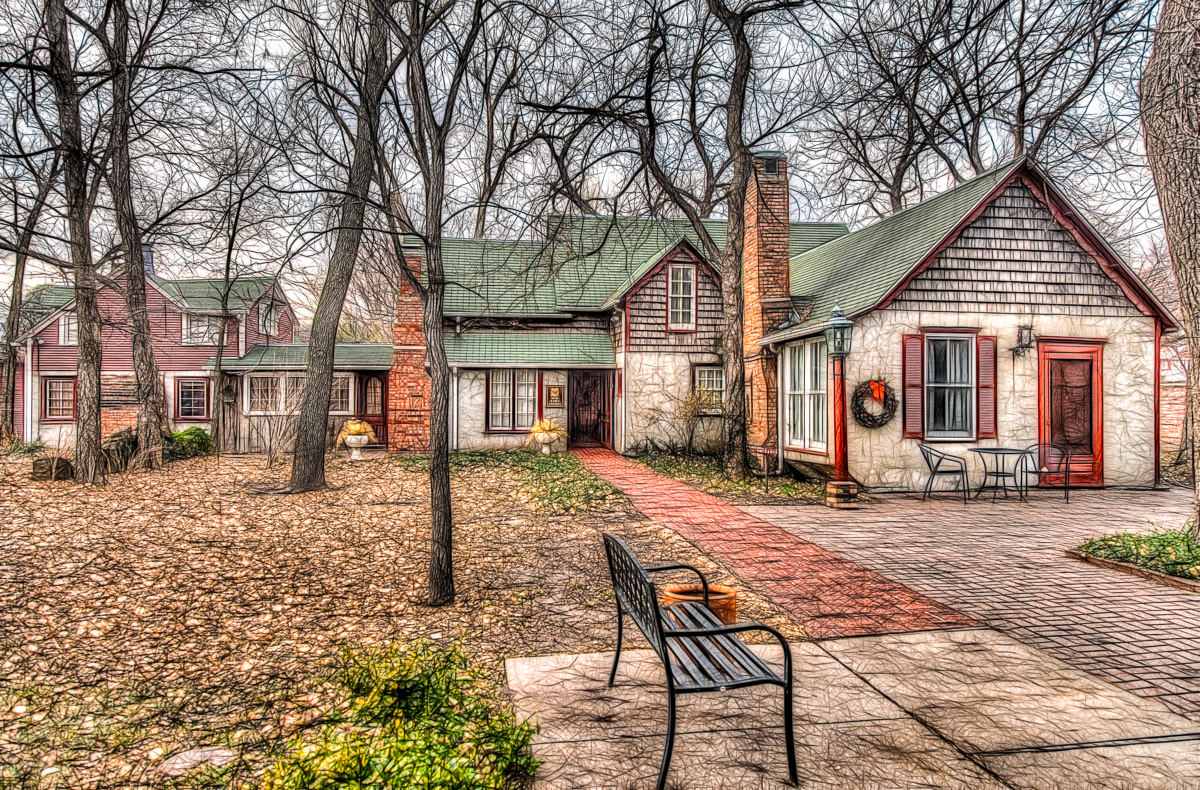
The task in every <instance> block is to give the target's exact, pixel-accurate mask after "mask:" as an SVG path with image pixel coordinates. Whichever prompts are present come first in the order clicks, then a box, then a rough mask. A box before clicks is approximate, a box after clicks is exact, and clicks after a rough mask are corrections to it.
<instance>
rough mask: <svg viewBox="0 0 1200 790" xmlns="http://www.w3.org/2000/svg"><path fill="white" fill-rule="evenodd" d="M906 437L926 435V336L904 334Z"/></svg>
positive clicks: (912, 437) (917, 437) (919, 437)
mask: <svg viewBox="0 0 1200 790" xmlns="http://www.w3.org/2000/svg"><path fill="white" fill-rule="evenodd" d="M901 388H902V389H903V390H904V396H903V397H904V438H906V439H921V438H924V436H925V338H924V336H922V335H905V336H904V380H903V384H902V385H901Z"/></svg>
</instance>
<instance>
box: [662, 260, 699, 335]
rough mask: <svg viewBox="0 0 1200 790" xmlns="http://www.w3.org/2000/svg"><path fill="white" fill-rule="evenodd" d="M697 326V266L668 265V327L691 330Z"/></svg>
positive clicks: (685, 330)
mask: <svg viewBox="0 0 1200 790" xmlns="http://www.w3.org/2000/svg"><path fill="white" fill-rule="evenodd" d="M695 328H696V267H695V266H692V265H690V264H672V265H670V266H668V267H667V329H669V330H672V331H676V332H690V331H692V330H694V329H695Z"/></svg>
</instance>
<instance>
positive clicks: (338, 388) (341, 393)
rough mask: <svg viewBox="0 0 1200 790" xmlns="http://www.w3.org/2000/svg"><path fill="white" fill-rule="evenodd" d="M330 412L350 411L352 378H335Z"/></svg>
mask: <svg viewBox="0 0 1200 790" xmlns="http://www.w3.org/2000/svg"><path fill="white" fill-rule="evenodd" d="M329 410H330V411H350V377H349V376H334V377H333V388H332V389H331V390H330V391H329Z"/></svg>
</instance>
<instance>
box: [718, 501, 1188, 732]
mask: <svg viewBox="0 0 1200 790" xmlns="http://www.w3.org/2000/svg"><path fill="white" fill-rule="evenodd" d="M879 499H880V500H881V501H880V502H878V503H876V504H872V505H869V506H866V507H863V508H862V509H860V510H857V511H833V510H829V509H827V508H821V507H793V506H755V507H745V508H742V509H743V510H744V511H745V512H746V513H748V514H751V515H753V516H755V517H757V518H760V519H763V520H765V521H770V522H771V523H773V524H776V525H778V526H780V527H782V528H783V529H786V530H787V531H788V532H790V533H791V534H793V535H795V536H797V537H800V538H803V539H806V540H810V541H813V542H814V543H817V544H819V545H821V546H823V547H825V548H827V549H831V550H833V551H836V552H838V553H839V554H841V555H843V556H845V557H847V558H849V559H851V560H854V561H855V562H858V563H860V564H862V565H864V566H866V567H867V568H869V569H871V570H873V571H875V572H877V573H879V574H882V575H883V576H886V577H887V578H889V579H892V580H894V581H896V582H899V583H901V584H904V585H906V586H907V587H909V588H911V589H913V590H915V591H917V592H919V593H922V594H924V595H926V596H928V597H930V598H932V599H934V600H936V601H938V602H940V603H942V604H945V605H947V606H950V607H953V608H954V609H956V610H958V611H960V612H962V613H964V614H966V615H969V616H971V617H973V618H975V619H977V620H979V621H982V622H986V623H987V624H989V625H991V626H993V627H995V628H997V629H1000V630H1001V631H1003V632H1005V633H1007V634H1009V635H1010V636H1012V637H1013V638H1015V639H1017V640H1018V641H1020V642H1023V643H1025V644H1029V645H1032V646H1035V647H1038V648H1040V649H1042V650H1045V651H1046V652H1047V653H1049V654H1051V655H1053V656H1055V657H1056V658H1059V659H1061V660H1063V661H1065V662H1067V663H1068V664H1070V665H1071V666H1073V667H1076V668H1078V669H1082V670H1086V671H1088V672H1091V673H1092V674H1094V675H1096V676H1097V677H1100V678H1103V679H1105V680H1107V681H1110V682H1112V683H1115V684H1117V685H1118V686H1120V687H1121V688H1123V689H1125V690H1127V691H1130V692H1133V693H1135V694H1138V695H1141V696H1144V697H1151V698H1154V699H1157V700H1159V701H1161V702H1162V703H1163V704H1165V705H1167V706H1168V707H1170V708H1171V709H1173V710H1175V711H1178V712H1180V713H1184V714H1185V715H1188V716H1190V717H1191V718H1193V719H1195V720H1197V721H1200V594H1197V593H1194V592H1188V591H1184V590H1178V589H1175V588H1173V587H1168V586H1166V585H1162V584H1156V583H1154V582H1151V581H1148V580H1146V579H1142V578H1139V577H1136V576H1131V575H1128V574H1125V573H1122V572H1120V571H1115V570H1110V569H1107V568H1101V567H1097V566H1095V565H1090V564H1087V563H1083V562H1079V561H1077V560H1072V559H1069V558H1067V557H1064V556H1063V554H1062V552H1063V550H1064V549H1068V548H1074V547H1075V546H1077V545H1079V544H1080V543H1082V542H1083V541H1085V540H1086V539H1088V538H1091V537H1098V536H1100V535H1106V534H1112V533H1115V532H1124V531H1133V530H1142V531H1148V530H1150V529H1152V528H1153V527H1154V526H1159V527H1174V526H1178V525H1180V524H1182V523H1184V522H1185V521H1186V520H1187V519H1188V518H1189V517H1190V514H1191V509H1190V504H1189V502H1190V492H1187V491H1184V490H1181V489H1172V490H1169V491H1107V490H1106V491H1078V492H1075V491H1073V492H1072V493H1071V501H1070V503H1069V504H1065V503H1064V502H1063V500H1062V498H1061V496H1060V495H1059V494H1058V493H1057V492H1050V491H1035V492H1034V493H1033V496H1032V498H1031V500H1030V501H1029V502H1027V503H1023V502H1020V501H1019V500H1017V499H1015V498H1014V499H1010V500H1008V501H1004V500H1003V499H1001V500H999V501H997V502H995V503H992V502H991V501H990V500H988V499H987V498H981V499H979V500H972V501H971V503H970V504H969V505H963V504H962V502H961V501H954V500H952V499H950V498H946V499H933V500H929V501H927V502H921V500H920V497H919V496H911V495H885V496H881V497H879Z"/></svg>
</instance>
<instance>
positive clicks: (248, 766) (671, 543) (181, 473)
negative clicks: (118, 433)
mask: <svg viewBox="0 0 1200 790" xmlns="http://www.w3.org/2000/svg"><path fill="white" fill-rule="evenodd" d="M518 458H519V460H521V462H520V463H511V462H510V460H511V459H509V458H506V457H505V456H503V455H497V454H490V455H488V456H486V457H481V458H479V459H474V460H473V459H471V458H464V459H460V460H459V461H457V462H456V468H455V470H454V482H453V488H454V491H455V518H456V547H455V550H456V553H455V568H456V580H457V585H458V592H459V595H458V599H457V601H456V603H455V604H454V605H453V606H449V607H444V608H430V607H427V606H424V605H422V603H421V600H422V596H423V591H424V585H425V572H426V560H427V557H428V539H429V536H428V524H429V510H428V503H427V497H428V482H427V480H426V478H425V475H424V472H423V470H422V468H421V464H420V463H419V462H413V461H408V460H403V459H394V458H387V459H377V460H372V461H366V462H361V463H358V464H352V463H348V462H346V461H343V460H340V459H338V460H333V461H331V463H330V467H329V479H330V482H331V484H332V485H333V486H334V487H333V488H331V489H330V490H327V491H321V492H315V493H308V494H299V495H286V494H278V493H270V489H271V487H272V486H277V485H279V484H281V483H282V482H283V481H284V480H285V479H286V476H287V471H288V470H287V468H286V466H276V467H274V468H268V467H266V465H265V462H264V461H263V460H262V459H260V458H248V457H225V458H221V459H197V460H192V461H186V462H179V463H176V464H172V465H171V466H170V467H169V468H168V469H166V470H162V471H156V472H140V473H136V474H130V475H126V476H123V477H121V478H119V479H115V480H114V481H113V482H112V483H111V484H110V485H109V486H107V487H105V488H98V489H86V488H83V487H79V486H76V485H74V484H72V483H62V482H58V483H50V482H45V483H33V482H30V481H29V479H28V468H29V467H28V462H24V463H21V464H15V463H14V464H0V787H21V788H35V787H37V788H41V787H46V788H50V787H94V788H99V787H104V788H115V787H234V786H249V785H253V784H254V781H255V778H256V776H257V775H258V774H259V772H261V771H262V770H263V768H264V767H265V766H267V765H268V764H269V763H270V762H271V761H272V759H274V757H275V755H277V754H278V751H279V749H280V748H281V747H282V745H283V744H284V742H285V741H286V739H287V738H289V737H291V736H293V735H295V734H296V733H298V732H300V731H301V730H303V729H304V728H306V727H309V726H312V725H314V723H319V717H320V714H321V710H322V707H323V706H325V705H328V704H329V700H330V699H331V698H332V696H331V695H332V689H331V687H330V686H329V685H328V684H327V683H326V681H325V677H326V676H327V674H328V672H329V670H330V669H331V668H332V667H334V666H335V665H336V663H337V661H338V655H339V649H340V648H342V647H343V646H359V645H364V644H373V643H384V642H390V641H396V640H400V641H406V640H412V639H416V638H428V639H431V640H436V641H448V640H460V641H461V642H462V643H463V644H464V646H465V648H466V649H467V650H468V651H469V652H470V653H471V654H472V655H473V656H474V658H475V660H476V661H478V662H480V663H481V664H482V665H483V666H484V667H485V669H487V670H488V672H489V675H490V676H491V677H493V678H494V679H495V680H496V681H497V682H499V681H500V680H501V678H502V671H503V670H502V667H503V658H504V657H506V656H521V655H539V654H547V653H559V652H588V651H599V650H609V649H611V648H612V639H613V635H614V624H613V603H612V595H611V592H610V588H609V584H608V579H607V569H606V567H605V564H604V557H603V549H602V547H601V544H600V540H599V532H600V531H601V530H609V531H614V532H617V533H619V534H622V535H624V536H626V537H627V538H628V539H629V541H630V543H631V545H632V546H633V548H634V549H635V551H638V552H639V553H641V554H642V555H643V556H644V557H645V558H646V559H647V560H652V559H659V558H665V557H673V558H677V559H679V560H681V561H685V562H691V563H693V564H695V565H697V566H699V567H700V568H701V569H702V570H704V571H706V572H709V573H711V574H713V579H714V580H715V581H721V582H724V583H727V584H730V585H731V586H734V587H736V588H738V589H739V590H740V591H741V592H742V599H741V601H740V611H741V614H742V619H757V620H761V621H764V622H767V623H769V624H771V625H774V626H775V627H777V628H779V629H780V630H782V631H783V632H784V633H785V634H786V635H788V636H791V637H797V638H799V637H803V634H802V633H801V631H800V630H799V629H798V627H797V626H796V625H795V624H794V623H793V622H792V621H791V620H790V619H788V618H787V617H786V616H785V615H783V614H782V613H781V612H780V611H779V610H778V609H777V608H776V607H774V606H773V605H771V604H770V603H769V602H768V601H765V600H764V599H762V598H761V597H758V596H756V595H755V594H754V593H753V592H752V591H750V590H748V589H747V586H746V585H745V584H744V583H743V582H742V581H741V580H740V579H738V578H737V577H735V576H732V575H731V574H729V573H728V572H727V570H726V569H724V568H722V567H721V566H719V565H718V564H716V563H714V562H713V561H712V560H710V559H709V558H708V557H707V556H704V555H702V554H701V553H700V552H699V551H698V550H697V549H696V548H695V547H694V546H692V545H691V544H690V543H688V542H686V541H684V540H683V539H682V538H680V537H679V536H678V535H676V534H675V533H674V532H672V531H670V530H665V529H661V528H658V527H656V526H655V525H653V524H651V523H649V522H647V521H646V520H645V519H644V518H642V517H641V516H640V515H639V514H638V513H637V512H636V511H634V510H633V509H632V508H631V507H630V506H629V505H628V503H627V501H626V500H625V499H624V497H623V496H622V495H620V494H619V492H616V491H615V490H613V489H608V488H607V486H606V484H603V483H599V481H596V480H595V479H593V478H591V477H590V473H588V472H586V470H582V467H580V468H579V470H573V469H571V468H570V466H569V465H571V464H575V465H578V462H577V461H576V460H575V459H573V458H570V457H566V458H564V459H563V461H562V463H563V464H566V465H567V466H562V467H554V468H555V469H560V470H562V471H561V474H559V473H555V474H559V476H558V477H556V476H555V474H549V473H547V471H546V468H544V467H542V466H539V465H538V464H528V463H525V460H527V459H522V457H518ZM538 463H541V462H538ZM264 491H266V492H267V493H264ZM564 492H566V493H565V494H564ZM631 631H634V629H627V633H629V632H631ZM639 640H640V638H639V637H634V636H632V635H631V636H630V638H629V641H628V644H629V645H630V646H639ZM197 747H220V748H223V749H228V750H229V751H230V752H232V753H233V754H234V755H236V756H235V759H234V760H233V761H232V762H231V763H229V764H228V765H226V766H225V767H224V768H223V769H221V770H214V771H210V772H205V771H199V772H192V773H189V774H186V775H184V776H182V777H178V778H171V777H168V776H166V775H164V774H163V773H162V770H161V769H162V766H163V765H164V761H166V760H167V759H168V758H170V757H171V756H172V755H175V754H177V753H179V752H180V751H183V750H187V749H194V748H197Z"/></svg>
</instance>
